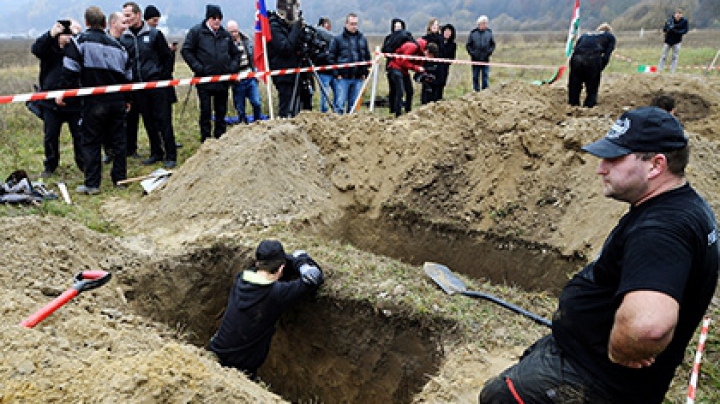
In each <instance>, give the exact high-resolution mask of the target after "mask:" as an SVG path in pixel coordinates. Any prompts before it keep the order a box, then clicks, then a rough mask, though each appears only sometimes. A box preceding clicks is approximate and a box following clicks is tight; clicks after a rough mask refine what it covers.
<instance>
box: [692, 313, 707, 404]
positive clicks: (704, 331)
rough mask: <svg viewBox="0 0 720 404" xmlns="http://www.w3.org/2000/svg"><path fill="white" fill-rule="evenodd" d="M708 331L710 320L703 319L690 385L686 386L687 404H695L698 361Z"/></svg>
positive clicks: (698, 369) (698, 373)
mask: <svg viewBox="0 0 720 404" xmlns="http://www.w3.org/2000/svg"><path fill="white" fill-rule="evenodd" d="M709 329H710V318H709V317H705V319H704V320H703V324H702V330H701V331H700V340H699V341H698V347H697V351H696V352H695V362H694V363H693V367H692V373H691V374H690V385H689V386H688V393H687V404H694V403H695V392H696V391H697V382H698V376H699V375H700V359H701V358H702V353H703V351H704V350H705V340H706V339H707V335H708V330H709Z"/></svg>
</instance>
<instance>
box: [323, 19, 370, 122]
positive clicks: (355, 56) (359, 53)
mask: <svg viewBox="0 0 720 404" xmlns="http://www.w3.org/2000/svg"><path fill="white" fill-rule="evenodd" d="M329 55H330V57H329V59H330V64H343V63H354V62H365V61H369V60H370V47H369V46H368V43H367V39H365V35H363V33H362V32H360V31H359V30H358V16H357V14H354V13H350V14H348V15H347V16H346V17H345V29H344V30H343V32H342V33H341V34H340V35H338V36H336V37H335V39H333V41H332V42H331V43H330V51H329ZM367 74H368V67H367V66H355V67H348V68H346V69H336V70H335V80H336V84H335V87H336V91H337V92H336V94H335V110H336V111H337V112H338V113H340V114H342V113H346V114H347V113H350V112H352V108H353V106H354V104H355V102H356V101H357V98H358V96H360V88H361V87H362V85H363V81H364V80H365V77H366V76H367Z"/></svg>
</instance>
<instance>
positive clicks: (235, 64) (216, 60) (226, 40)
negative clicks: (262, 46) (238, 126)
mask: <svg viewBox="0 0 720 404" xmlns="http://www.w3.org/2000/svg"><path fill="white" fill-rule="evenodd" d="M222 19H223V14H222V10H220V6H217V5H214V4H208V5H207V7H206V10H205V20H204V21H203V22H201V23H200V24H198V25H196V26H194V27H192V28H191V29H190V30H189V31H188V33H187V35H186V36H185V42H183V46H182V50H181V52H180V53H181V54H182V57H183V59H185V62H186V63H187V64H188V66H190V69H191V70H192V71H193V73H194V74H195V76H196V77H208V76H218V75H222V74H232V73H237V72H238V70H239V68H240V52H239V51H238V49H237V47H236V46H235V43H234V42H233V40H232V37H231V36H230V33H229V32H227V30H226V29H225V28H223V26H222ZM228 88H229V83H228V82H227V81H218V82H215V83H205V84H198V85H197V86H196V89H197V94H198V100H199V101H200V120H199V124H200V140H201V141H203V142H204V141H205V139H207V138H209V137H210V136H211V132H212V136H214V137H215V138H220V136H222V134H223V133H225V129H226V128H227V124H226V123H225V115H226V114H227V98H228ZM213 111H214V112H215V128H214V130H211V124H210V120H211V117H212V113H213Z"/></svg>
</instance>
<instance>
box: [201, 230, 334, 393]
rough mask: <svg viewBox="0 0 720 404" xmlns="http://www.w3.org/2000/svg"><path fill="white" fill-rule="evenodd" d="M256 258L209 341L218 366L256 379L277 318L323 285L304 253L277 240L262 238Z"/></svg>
mask: <svg viewBox="0 0 720 404" xmlns="http://www.w3.org/2000/svg"><path fill="white" fill-rule="evenodd" d="M255 258H256V260H257V263H256V266H255V268H252V269H249V270H246V271H244V272H242V273H241V274H238V276H237V279H236V280H235V284H234V285H233V287H232V290H231V291H230V297H229V298H228V305H227V308H226V309H225V314H224V315H223V319H222V323H221V324H220V328H219V329H218V330H217V332H216V333H215V335H214V336H213V337H212V339H211V340H210V350H211V351H213V352H215V354H216V355H217V357H218V359H219V360H220V364H222V365H223V366H229V367H234V368H237V369H239V370H241V371H242V372H244V373H245V374H246V375H247V376H248V377H249V378H250V379H252V380H256V379H257V370H258V368H259V367H260V365H262V364H263V362H264V361H265V358H266V357H267V355H268V352H269V351H270V342H271V340H272V337H273V335H274V334H275V323H276V322H277V320H278V319H279V318H280V316H281V315H282V314H283V312H285V310H287V309H288V308H290V306H292V305H293V304H294V303H297V302H298V301H300V300H301V299H303V298H305V297H307V296H310V295H312V294H314V293H315V292H316V291H317V289H318V288H319V287H320V285H322V283H323V273H322V270H321V269H320V267H319V266H318V265H317V263H315V261H313V259H312V258H310V256H309V255H307V253H305V251H295V252H294V253H293V254H292V255H286V254H285V250H284V249H283V246H282V244H281V243H280V242H279V241H277V240H263V241H262V242H261V243H260V244H259V245H258V247H257V250H256V251H255Z"/></svg>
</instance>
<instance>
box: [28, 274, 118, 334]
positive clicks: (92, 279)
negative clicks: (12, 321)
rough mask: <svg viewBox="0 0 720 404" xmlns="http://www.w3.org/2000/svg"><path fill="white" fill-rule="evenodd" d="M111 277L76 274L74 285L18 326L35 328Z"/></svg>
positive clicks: (107, 275)
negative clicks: (71, 301)
mask: <svg viewBox="0 0 720 404" xmlns="http://www.w3.org/2000/svg"><path fill="white" fill-rule="evenodd" d="M111 277H112V274H111V273H110V272H105V271H83V272H80V273H78V274H77V275H75V278H73V281H74V283H73V286H72V287H71V288H70V289H68V290H66V291H65V292H63V293H62V294H61V295H60V296H58V297H56V298H55V300H53V301H52V302H50V303H48V304H46V305H45V306H44V307H43V308H41V309H40V310H38V311H36V312H35V313H34V314H33V315H31V316H30V317H28V318H26V319H25V320H23V321H22V322H21V323H20V325H21V326H23V327H25V328H33V327H35V326H36V325H37V324H38V323H39V322H41V321H43V320H44V319H45V318H46V317H47V316H49V315H51V314H52V313H53V312H54V311H55V310H57V309H59V308H60V306H62V305H63V304H65V303H67V302H68V301H70V299H72V298H73V297H75V296H77V295H78V294H79V293H80V292H84V291H86V290H91V289H95V288H99V287H100V286H102V285H104V284H106V283H108V281H109V280H110V278H111Z"/></svg>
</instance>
